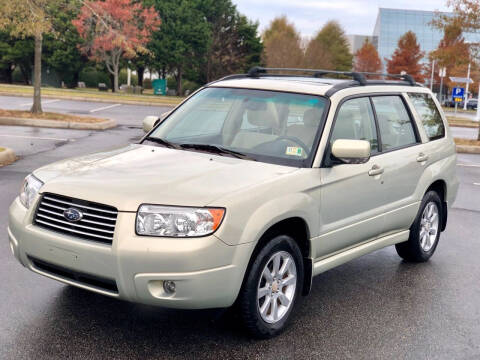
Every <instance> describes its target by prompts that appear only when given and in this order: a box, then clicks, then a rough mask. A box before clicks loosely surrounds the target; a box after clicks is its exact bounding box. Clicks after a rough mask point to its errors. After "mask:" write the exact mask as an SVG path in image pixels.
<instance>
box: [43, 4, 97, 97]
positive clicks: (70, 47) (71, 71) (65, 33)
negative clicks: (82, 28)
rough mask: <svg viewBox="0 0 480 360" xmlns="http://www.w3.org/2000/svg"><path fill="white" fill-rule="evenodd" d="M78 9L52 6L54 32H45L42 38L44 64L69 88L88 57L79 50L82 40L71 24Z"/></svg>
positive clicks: (77, 78)
mask: <svg viewBox="0 0 480 360" xmlns="http://www.w3.org/2000/svg"><path fill="white" fill-rule="evenodd" d="M64 1H68V0H64ZM78 11H79V7H71V9H70V11H65V10H64V8H63V7H61V6H58V5H57V6H55V7H52V10H51V12H50V13H51V15H52V18H53V20H52V24H53V27H54V29H55V33H56V34H46V36H45V38H44V50H43V53H44V59H45V64H46V65H47V66H48V67H49V68H50V69H51V70H53V71H54V72H55V73H57V74H58V75H59V77H60V78H61V80H62V81H63V82H64V83H65V84H66V86H67V87H69V88H73V87H76V86H77V84H78V80H79V76H80V72H81V71H82V69H83V68H84V67H85V65H86V64H87V63H88V58H87V57H86V56H85V55H84V54H82V53H81V52H80V50H79V45H80V44H82V41H83V40H82V38H81V37H80V35H79V34H78V32H77V29H76V28H75V26H74V25H73V24H72V20H73V19H75V18H76V17H77V15H78Z"/></svg>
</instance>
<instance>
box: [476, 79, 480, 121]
mask: <svg viewBox="0 0 480 360" xmlns="http://www.w3.org/2000/svg"><path fill="white" fill-rule="evenodd" d="M477 99H480V81H479V82H478V96H477ZM475 121H480V106H478V103H477V116H476V117H475Z"/></svg>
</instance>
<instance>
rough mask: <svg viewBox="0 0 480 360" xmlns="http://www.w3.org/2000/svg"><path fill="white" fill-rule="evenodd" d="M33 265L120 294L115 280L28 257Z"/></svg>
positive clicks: (56, 274) (61, 276)
mask: <svg viewBox="0 0 480 360" xmlns="http://www.w3.org/2000/svg"><path fill="white" fill-rule="evenodd" d="M28 258H29V260H30V261H31V262H32V264H33V266H34V267H35V268H36V269H38V270H40V271H42V272H44V273H47V274H50V275H54V276H57V277H60V278H63V279H66V280H71V281H74V282H77V283H79V284H82V285H88V286H90V287H94V288H97V289H100V290H104V291H108V292H111V293H115V294H118V288H117V283H116V282H115V280H111V279H106V278H102V277H99V276H95V275H90V274H85V273H82V272H79V271H75V270H71V269H67V268H64V267H63V266H59V265H55V264H51V263H48V262H46V261H43V260H39V259H35V258H33V257H31V256H29V257H28Z"/></svg>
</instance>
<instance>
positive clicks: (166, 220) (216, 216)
mask: <svg viewBox="0 0 480 360" xmlns="http://www.w3.org/2000/svg"><path fill="white" fill-rule="evenodd" d="M224 215H225V209H220V208H190V207H174V206H157V205H142V206H140V208H139V209H138V213H137V221H136V230H137V234H138V235H150V236H165V237H194V236H205V235H210V234H212V233H213V232H214V231H215V230H217V229H218V227H219V226H220V224H221V222H222V220H223V216H224Z"/></svg>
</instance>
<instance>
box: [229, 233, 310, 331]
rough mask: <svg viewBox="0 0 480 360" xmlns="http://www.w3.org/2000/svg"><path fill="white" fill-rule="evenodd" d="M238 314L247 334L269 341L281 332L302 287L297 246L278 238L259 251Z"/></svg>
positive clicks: (299, 254) (244, 288) (300, 263)
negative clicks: (268, 339) (239, 313)
mask: <svg viewBox="0 0 480 360" xmlns="http://www.w3.org/2000/svg"><path fill="white" fill-rule="evenodd" d="M246 276H247V277H246V279H245V283H244V285H243V288H242V291H241V294H240V297H239V304H240V311H241V316H242V319H243V322H244V324H245V327H246V328H247V330H248V331H249V332H250V333H251V334H252V335H253V336H255V337H257V338H269V337H272V336H275V335H277V334H279V333H280V332H281V331H283V330H284V328H285V326H286V324H287V323H288V319H289V317H290V314H291V313H292V310H293V307H294V304H295V301H296V299H297V297H298V295H299V294H300V293H301V290H302V289H301V287H302V284H303V259H302V254H301V252H300V249H299V247H298V245H297V244H296V242H295V241H294V240H293V239H292V238H291V237H289V236H286V235H280V236H277V237H274V238H273V239H272V240H271V241H269V242H268V243H267V244H266V245H265V247H264V248H263V249H262V250H260V252H259V253H258V255H257V257H256V259H255V261H254V262H253V263H252V265H251V267H250V269H249V271H248V274H247V275H246Z"/></svg>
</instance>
